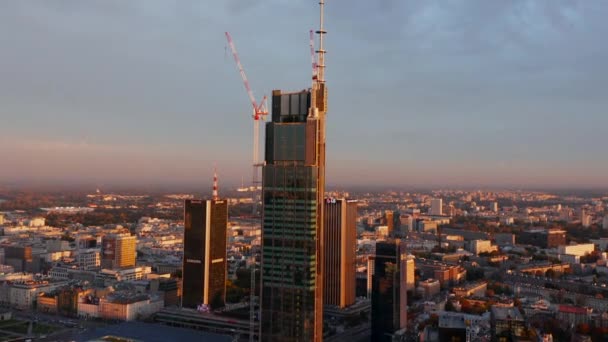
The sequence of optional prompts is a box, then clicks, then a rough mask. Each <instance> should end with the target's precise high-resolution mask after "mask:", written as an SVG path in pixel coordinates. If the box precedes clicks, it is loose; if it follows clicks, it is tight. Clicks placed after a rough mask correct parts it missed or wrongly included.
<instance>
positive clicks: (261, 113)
mask: <svg viewBox="0 0 608 342" xmlns="http://www.w3.org/2000/svg"><path fill="white" fill-rule="evenodd" d="M226 40H228V44H229V45H230V49H231V50H232V56H233V57H234V61H235V62H236V67H237V68H238V70H239V73H240V74H241V78H242V79H243V84H244V85H245V90H246V91H247V95H248V96H249V101H250V102H251V106H252V107H253V114H252V118H253V177H252V180H251V181H252V183H253V184H252V185H253V189H252V190H253V215H255V214H256V204H257V200H258V184H259V183H260V181H259V179H258V174H259V172H258V168H260V167H262V166H264V163H263V162H260V161H259V151H260V148H259V144H260V120H262V121H265V120H266V116H267V115H268V107H267V105H266V96H264V97H263V98H262V101H260V103H259V104H258V103H257V102H256V100H255V97H254V96H253V91H251V87H250V86H249V80H247V75H246V74H245V69H243V65H242V64H241V60H240V59H239V55H238V53H237V51H236V47H235V46H234V42H233V41H232V37H231V36H230V33H228V32H226ZM251 260H252V263H251V292H250V294H249V341H250V342H253V341H254V333H255V285H256V280H255V270H256V258H255V255H252V256H251Z"/></svg>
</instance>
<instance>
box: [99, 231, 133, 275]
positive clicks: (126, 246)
mask: <svg viewBox="0 0 608 342" xmlns="http://www.w3.org/2000/svg"><path fill="white" fill-rule="evenodd" d="M101 246H102V249H103V251H102V256H101V267H102V268H108V269H114V268H123V267H133V266H135V261H136V258H137V252H136V250H137V237H135V236H131V235H128V234H110V235H105V236H104V237H103V238H102V240H101Z"/></svg>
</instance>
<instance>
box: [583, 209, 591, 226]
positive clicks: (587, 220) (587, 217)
mask: <svg viewBox="0 0 608 342" xmlns="http://www.w3.org/2000/svg"><path fill="white" fill-rule="evenodd" d="M581 224H582V225H583V227H585V228H589V227H590V226H591V215H589V214H587V212H586V211H585V210H583V211H582V212H581Z"/></svg>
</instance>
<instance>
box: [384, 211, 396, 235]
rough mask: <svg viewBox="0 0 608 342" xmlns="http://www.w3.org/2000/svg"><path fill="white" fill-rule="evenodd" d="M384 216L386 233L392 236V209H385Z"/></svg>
mask: <svg viewBox="0 0 608 342" xmlns="http://www.w3.org/2000/svg"><path fill="white" fill-rule="evenodd" d="M384 218H385V219H386V228H387V229H386V230H387V234H388V236H393V233H394V232H393V231H394V230H395V219H394V217H393V211H392V210H385V211H384Z"/></svg>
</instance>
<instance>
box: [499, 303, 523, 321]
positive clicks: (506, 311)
mask: <svg viewBox="0 0 608 342" xmlns="http://www.w3.org/2000/svg"><path fill="white" fill-rule="evenodd" d="M492 317H494V319H495V320H499V321H504V320H512V321H523V320H524V318H523V316H522V315H521V312H519V310H518V309H517V308H515V307H504V306H493V307H492Z"/></svg>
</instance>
